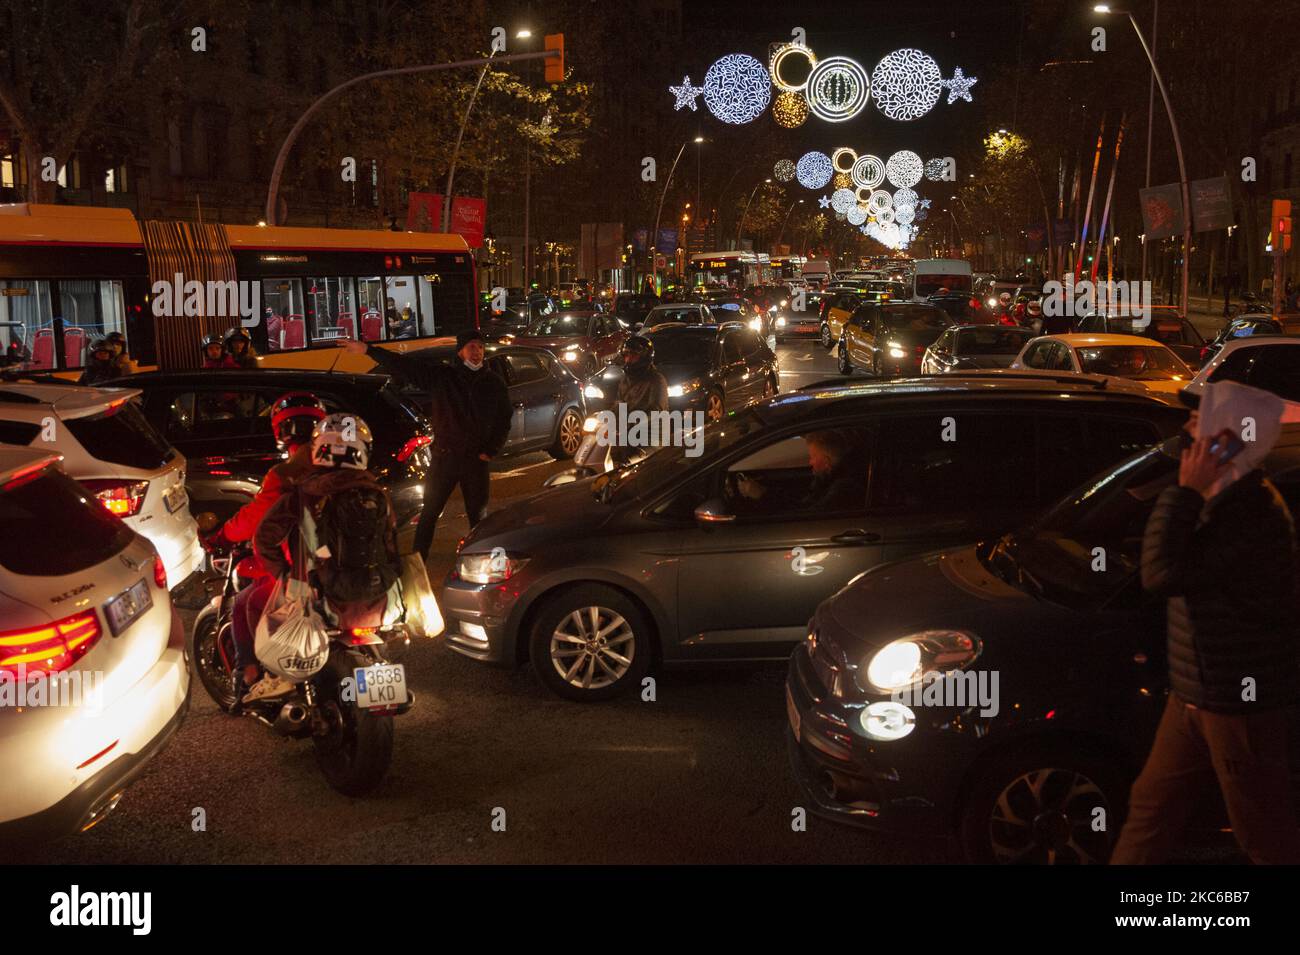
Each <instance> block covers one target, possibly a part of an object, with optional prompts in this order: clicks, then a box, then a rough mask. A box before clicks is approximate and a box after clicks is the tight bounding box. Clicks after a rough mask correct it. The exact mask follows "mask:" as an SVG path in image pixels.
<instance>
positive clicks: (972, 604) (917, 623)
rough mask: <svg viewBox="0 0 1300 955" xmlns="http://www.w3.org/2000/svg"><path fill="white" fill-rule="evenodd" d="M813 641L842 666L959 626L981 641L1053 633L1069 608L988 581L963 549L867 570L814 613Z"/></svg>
mask: <svg viewBox="0 0 1300 955" xmlns="http://www.w3.org/2000/svg"><path fill="white" fill-rule="evenodd" d="M814 621H815V623H816V625H817V626H818V628H819V631H820V633H819V639H821V640H829V641H830V642H831V643H832V644H833V645H834V647H835V649H836V650H837V651H838V653H837V655H838V656H840V657H841V659H843V660H844V661H845V662H847V663H848V664H850V665H853V666H856V665H858V664H859V663H860V662H861V661H862V660H863V659H865V658H866V656H867V655H868V654H870V653H872V652H874V651H875V650H877V649H879V648H880V647H882V646H884V645H885V644H887V643H889V642H890V641H891V640H897V639H899V638H900V637H905V636H907V635H908V634H911V633H917V632H919V631H922V630H940V629H960V630H967V631H970V632H971V633H974V634H975V635H976V636H977V637H979V638H980V640H981V641H983V642H984V643H985V644H986V649H987V644H988V642H989V640H990V639H995V638H996V636H997V635H998V634H999V633H1000V632H1005V631H1007V630H1010V629H1014V630H1015V631H1016V632H1018V633H1035V632H1037V633H1054V632H1056V633H1059V632H1061V630H1062V628H1063V627H1065V628H1069V621H1070V611H1069V610H1067V609H1066V608H1064V607H1061V606H1058V605H1056V604H1052V603H1049V602H1047V601H1040V600H1038V599H1037V598H1035V597H1032V596H1030V595H1028V594H1026V593H1024V592H1023V591H1021V590H1018V589H1016V588H1015V587H1012V586H1011V585H1009V584H1007V583H1005V582H1003V581H1002V580H1001V579H999V578H997V577H995V576H993V574H991V573H990V572H989V571H988V570H987V569H985V567H984V565H983V564H982V563H980V561H979V559H978V557H976V553H975V547H974V546H967V547H960V548H955V549H952V550H946V551H941V552H938V553H933V554H926V555H924V556H921V557H915V558H912V559H909V560H904V561H900V562H898V563H893V564H885V565H883V566H881V567H878V568H876V569H874V570H871V571H869V572H868V573H866V574H864V575H863V576H862V577H860V578H858V580H857V581H856V582H855V583H851V584H849V585H848V586H847V587H845V588H844V589H843V590H841V591H840V592H839V593H837V594H835V595H834V596H832V597H830V598H829V599H827V600H826V601H825V602H824V603H823V604H822V605H821V606H820V607H818V608H817V614H816V616H815V617H814Z"/></svg>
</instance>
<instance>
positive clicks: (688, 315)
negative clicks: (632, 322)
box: [646, 308, 700, 325]
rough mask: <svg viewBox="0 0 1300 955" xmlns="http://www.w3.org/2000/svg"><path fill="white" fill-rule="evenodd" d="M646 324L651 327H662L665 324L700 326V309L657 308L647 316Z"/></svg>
mask: <svg viewBox="0 0 1300 955" xmlns="http://www.w3.org/2000/svg"><path fill="white" fill-rule="evenodd" d="M646 322H647V323H648V324H651V325H662V324H663V323H664V322H687V323H695V324H699V322H700V310H699V309H698V308H656V309H654V310H653V311H652V312H651V313H650V314H649V315H648V316H646Z"/></svg>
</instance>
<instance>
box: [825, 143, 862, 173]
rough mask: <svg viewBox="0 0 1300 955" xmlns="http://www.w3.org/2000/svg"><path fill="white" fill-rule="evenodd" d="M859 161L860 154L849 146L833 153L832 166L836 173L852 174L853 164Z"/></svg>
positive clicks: (841, 147)
mask: <svg viewBox="0 0 1300 955" xmlns="http://www.w3.org/2000/svg"><path fill="white" fill-rule="evenodd" d="M857 161H858V154H857V152H856V151H855V150H853V149H850V148H849V147H848V146H840V147H839V148H838V149H836V150H835V151H834V152H833V153H831V165H832V166H834V167H835V171H836V172H852V171H853V164H854V163H856V162H857Z"/></svg>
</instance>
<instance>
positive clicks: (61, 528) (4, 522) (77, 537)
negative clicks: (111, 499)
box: [0, 470, 132, 577]
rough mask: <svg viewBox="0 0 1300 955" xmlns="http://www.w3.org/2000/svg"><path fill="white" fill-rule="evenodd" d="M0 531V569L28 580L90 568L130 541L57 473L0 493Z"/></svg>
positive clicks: (112, 520)
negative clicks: (1, 530) (0, 528)
mask: <svg viewBox="0 0 1300 955" xmlns="http://www.w3.org/2000/svg"><path fill="white" fill-rule="evenodd" d="M0 527H3V528H4V533H3V534H0V567H4V568H5V570H8V571H10V572H12V573H15V574H24V575H27V576H32V577H58V576H62V575H64V574H73V573H76V572H77V571H80V570H85V569H86V568H87V567H93V566H94V565H95V564H99V563H102V562H103V561H105V560H108V558H110V557H112V556H113V555H114V554H116V553H117V552H118V551H120V550H121V549H122V548H124V547H125V546H126V545H127V544H129V543H130V542H131V538H132V533H131V529H130V528H129V527H127V526H126V525H125V524H123V523H122V522H121V521H119V520H118V519H117V518H116V517H114V516H113V515H111V514H110V513H108V511H107V510H105V509H104V508H103V507H102V506H100V505H99V504H98V503H95V499H94V498H92V497H91V496H90V494H89V493H88V492H87V491H86V490H85V489H84V488H83V487H82V486H81V485H80V484H78V483H77V482H76V481H74V480H72V479H71V478H70V477H68V476H67V475H65V474H64V473H63V472H61V471H57V470H49V471H45V472H43V473H42V474H40V475H39V476H38V477H35V478H33V479H29V480H23V479H21V478H20V479H18V480H16V481H11V482H10V483H9V484H7V485H5V486H4V487H2V488H0Z"/></svg>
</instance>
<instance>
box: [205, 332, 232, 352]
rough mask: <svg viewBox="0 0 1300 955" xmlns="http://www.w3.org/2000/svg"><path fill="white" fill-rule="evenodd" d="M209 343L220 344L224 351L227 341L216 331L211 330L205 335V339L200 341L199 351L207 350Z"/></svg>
mask: <svg viewBox="0 0 1300 955" xmlns="http://www.w3.org/2000/svg"><path fill="white" fill-rule="evenodd" d="M209 345H220V346H221V350H222V351H225V350H226V343H225V341H224V340H222V338H221V336H220V335H218V334H217V333H216V332H209V333H208V334H206V335H204V336H203V340H202V341H201V342H199V351H203V352H205V351H207V350H208V346H209Z"/></svg>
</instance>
